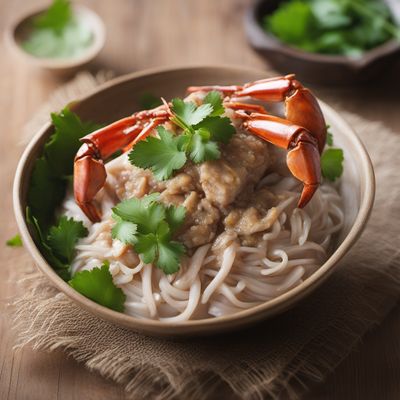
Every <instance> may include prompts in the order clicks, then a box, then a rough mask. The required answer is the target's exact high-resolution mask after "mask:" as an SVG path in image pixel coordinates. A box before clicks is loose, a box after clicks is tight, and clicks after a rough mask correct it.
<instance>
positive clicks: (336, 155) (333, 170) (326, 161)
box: [321, 126, 344, 182]
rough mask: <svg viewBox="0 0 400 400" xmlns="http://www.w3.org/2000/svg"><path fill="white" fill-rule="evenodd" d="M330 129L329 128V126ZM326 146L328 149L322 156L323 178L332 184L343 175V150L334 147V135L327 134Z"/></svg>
mask: <svg viewBox="0 0 400 400" xmlns="http://www.w3.org/2000/svg"><path fill="white" fill-rule="evenodd" d="M327 129H329V126H327ZM326 144H327V146H328V148H327V149H326V150H325V151H324V152H323V153H322V155H321V172H322V176H323V177H324V178H326V179H328V180H330V181H332V182H334V181H335V180H336V179H337V178H340V177H341V176H342V173H343V161H344V155H343V150H342V149H339V148H337V147H333V135H332V133H331V132H329V131H328V132H327V139H326Z"/></svg>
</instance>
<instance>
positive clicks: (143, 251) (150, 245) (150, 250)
mask: <svg viewBox="0 0 400 400" xmlns="http://www.w3.org/2000/svg"><path fill="white" fill-rule="evenodd" d="M135 250H136V252H138V253H139V254H140V258H141V259H142V261H143V262H144V263H146V264H151V263H153V262H154V260H155V259H156V254H157V236H156V235H155V234H154V233H148V234H147V235H142V234H139V235H137V241H136V244H135Z"/></svg>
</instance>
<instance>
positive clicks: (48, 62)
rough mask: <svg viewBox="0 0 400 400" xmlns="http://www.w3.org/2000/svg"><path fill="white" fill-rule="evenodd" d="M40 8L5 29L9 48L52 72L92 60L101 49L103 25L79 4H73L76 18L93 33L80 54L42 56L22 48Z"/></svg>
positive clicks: (41, 10)
mask: <svg viewBox="0 0 400 400" xmlns="http://www.w3.org/2000/svg"><path fill="white" fill-rule="evenodd" d="M44 11H45V9H43V8H41V9H39V10H36V11H31V12H30V13H29V14H26V15H25V16H23V17H22V18H19V19H18V21H16V22H14V23H13V24H12V25H11V26H10V27H9V28H8V29H7V31H6V41H7V42H8V44H9V46H10V47H11V49H12V50H13V51H14V52H15V53H16V54H17V55H18V56H19V57H20V58H23V59H25V61H27V62H28V63H30V64H32V65H34V66H36V67H39V68H42V69H45V70H48V71H52V72H59V73H64V72H72V71H73V70H76V69H78V68H79V67H82V66H84V65H86V64H88V63H89V62H90V61H92V60H93V59H94V58H95V57H96V56H97V55H98V54H99V52H100V51H101V49H102V48H103V46H104V42H105V36H106V35H105V32H106V30H105V27H104V24H103V21H102V20H101V18H100V17H99V16H98V15H97V14H96V13H95V12H94V11H92V10H90V9H89V8H87V7H84V6H81V5H74V6H73V11H74V14H75V16H76V18H77V20H78V21H79V22H81V23H84V24H85V25H86V26H87V27H88V28H89V29H90V31H91V32H92V34H93V41H92V43H91V44H90V46H88V48H87V49H86V50H85V51H83V52H82V54H81V55H79V56H77V57H71V58H44V57H35V56H34V55H32V54H30V53H28V52H27V51H25V50H24V49H23V48H22V42H23V41H24V40H25V39H26V38H27V36H28V35H29V33H30V31H31V21H32V19H33V18H35V17H36V16H38V15H39V14H41V13H43V12H44Z"/></svg>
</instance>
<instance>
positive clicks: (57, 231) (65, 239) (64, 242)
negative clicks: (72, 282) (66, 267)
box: [47, 216, 88, 263]
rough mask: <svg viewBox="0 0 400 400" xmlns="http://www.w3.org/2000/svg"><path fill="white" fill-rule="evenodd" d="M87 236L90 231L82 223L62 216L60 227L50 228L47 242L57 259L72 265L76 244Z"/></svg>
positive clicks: (59, 222)
mask: <svg viewBox="0 0 400 400" xmlns="http://www.w3.org/2000/svg"><path fill="white" fill-rule="evenodd" d="M87 234H88V231H87V229H86V228H85V227H84V226H83V224H82V222H81V221H75V220H74V219H73V218H67V217H65V216H62V217H61V218H60V220H59V221H58V225H57V226H52V227H51V228H50V230H49V235H48V238H47V240H48V243H49V245H50V247H51V249H52V251H53V253H54V255H55V256H56V257H58V258H59V259H60V260H62V261H64V262H65V263H71V262H72V260H73V258H74V253H75V245H76V242H77V241H78V240H79V239H80V238H83V237H85V236H87Z"/></svg>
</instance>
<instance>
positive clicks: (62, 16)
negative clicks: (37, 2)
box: [34, 0, 74, 32]
mask: <svg viewBox="0 0 400 400" xmlns="http://www.w3.org/2000/svg"><path fill="white" fill-rule="evenodd" d="M73 18H74V16H73V13H72V8H71V3H70V2H69V1H68V0H53V3H52V4H51V6H50V7H49V8H48V9H47V10H46V12H44V13H43V14H41V15H39V16H38V17H36V18H35V20H34V25H35V27H37V28H42V29H43V28H48V29H53V30H55V31H57V32H60V31H61V30H62V29H63V28H64V27H65V26H66V25H67V24H68V23H69V22H71V20H73Z"/></svg>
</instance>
